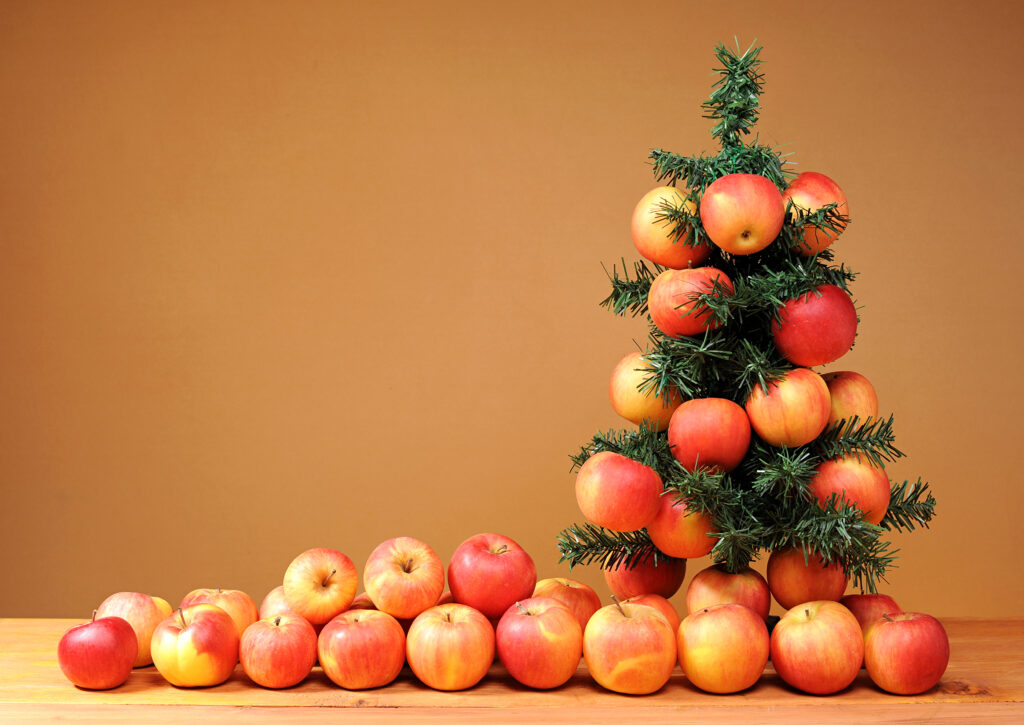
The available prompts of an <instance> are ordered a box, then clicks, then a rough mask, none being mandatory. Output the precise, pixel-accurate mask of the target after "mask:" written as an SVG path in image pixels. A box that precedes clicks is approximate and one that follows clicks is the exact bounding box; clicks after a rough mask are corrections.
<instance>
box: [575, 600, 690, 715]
mask: <svg viewBox="0 0 1024 725" xmlns="http://www.w3.org/2000/svg"><path fill="white" fill-rule="evenodd" d="M583 659H584V660H585V661H586V663H587V671H588V672H590V676H591V677H593V678H594V681H595V682H597V684H599V685H600V686H601V687H604V688H605V689H607V690H611V691H612V692H621V693H624V694H627V695H646V694H649V693H651V692H657V691H658V690H660V689H661V688H662V687H664V686H665V683H667V682H668V679H669V677H671V675H672V670H673V669H675V665H676V638H675V632H673V631H672V627H671V626H670V625H669V623H668V620H667V619H665V617H664V615H662V614H661V612H659V611H658V610H656V609H654V608H652V607H648V606H644V605H639V604H623V603H616V604H610V605H608V606H607V607H602V608H601V609H598V610H597V612H595V613H594V616H593V617H591V618H590V622H588V623H587V628H586V630H585V631H584V632H583Z"/></svg>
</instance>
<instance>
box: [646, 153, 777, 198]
mask: <svg viewBox="0 0 1024 725" xmlns="http://www.w3.org/2000/svg"><path fill="white" fill-rule="evenodd" d="M648 158H649V159H650V161H651V165H652V166H653V170H654V178H655V180H656V181H659V182H661V183H664V184H666V185H668V186H682V187H683V188H687V189H690V190H691V191H698V192H700V194H703V193H704V190H705V189H707V188H708V186H710V185H711V183H712V182H714V181H715V180H717V179H720V178H721V177H723V176H725V175H726V174H757V175H758V176H764V177H765V178H767V179H769V180H770V181H771V182H772V183H774V184H775V185H776V186H778V187H779V188H780V189H783V188H785V187H786V185H787V183H788V179H789V177H790V176H791V175H792V174H790V173H788V172H787V171H786V169H785V166H786V161H785V158H784V156H783V154H781V153H780V152H778V151H777V150H775V149H774V148H772V147H771V146H763V145H761V144H760V142H758V141H757V140H755V141H754V142H753V143H751V144H748V145H745V146H726V147H724V148H723V149H722V150H721V151H720V152H719V153H717V154H716V155H714V156H704V155H700V156H682V155H681V154H676V153H672V152H671V151H665V150H663V149H651V152H650V154H648Z"/></svg>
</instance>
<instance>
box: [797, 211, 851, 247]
mask: <svg viewBox="0 0 1024 725" xmlns="http://www.w3.org/2000/svg"><path fill="white" fill-rule="evenodd" d="M838 207H839V205H838V204H836V203H832V204H826V205H825V206H823V207H821V208H820V209H815V210H814V211H808V210H806V209H801V208H800V207H798V206H796V205H795V204H794V203H793V202H792V200H790V202H789V203H788V204H787V205H786V224H785V225H784V226H783V229H782V234H781V236H782V240H783V244H784V246H785V247H786V248H788V249H795V248H796V247H798V246H800V245H801V244H802V243H803V240H804V230H805V228H807V227H817V228H818V230H819V231H821V232H823V233H824V234H825V235H827V236H828V237H830V238H831V239H833V240H834V239H836V238H837V237H838V236H839V235H840V234H841V233H842V232H843V231H844V230H845V229H846V227H847V226H848V225H849V223H850V217H849V216H847V215H846V214H843V213H841V212H840V211H839V209H838Z"/></svg>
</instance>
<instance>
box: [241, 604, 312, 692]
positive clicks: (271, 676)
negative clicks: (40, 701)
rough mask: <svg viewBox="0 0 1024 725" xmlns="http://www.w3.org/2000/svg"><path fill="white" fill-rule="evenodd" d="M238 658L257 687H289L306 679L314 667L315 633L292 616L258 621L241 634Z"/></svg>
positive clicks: (310, 625)
mask: <svg viewBox="0 0 1024 725" xmlns="http://www.w3.org/2000/svg"><path fill="white" fill-rule="evenodd" d="M238 659H239V660H240V661H241V663H242V669H243V670H245V674H246V675H248V676H249V679H250V680H252V681H253V682H255V683H256V684H257V685H262V686H263V687H270V688H274V689H279V688H282V687H292V686H293V685H297V684H299V683H300V682H302V681H303V680H304V679H306V678H307V677H308V676H309V673H310V672H311V671H312V670H313V665H314V664H316V631H314V629H313V625H312V624H310V623H309V622H307V621H306V620H305V619H303V618H302V617H300V616H299V615H298V614H295V613H284V614H276V615H274V616H273V617H269V618H267V619H259V620H257V621H255V622H253V623H252V624H250V625H249V626H248V627H247V628H246V630H245V632H243V633H242V639H241V641H240V642H239V646H238Z"/></svg>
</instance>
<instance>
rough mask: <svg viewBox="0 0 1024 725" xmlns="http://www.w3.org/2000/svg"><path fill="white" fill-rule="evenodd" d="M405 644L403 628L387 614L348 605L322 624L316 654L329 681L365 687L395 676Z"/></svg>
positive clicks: (360, 688) (374, 685)
mask: <svg viewBox="0 0 1024 725" xmlns="http://www.w3.org/2000/svg"><path fill="white" fill-rule="evenodd" d="M405 648H406V641H405V632H404V631H403V630H402V626H401V624H399V622H398V620H397V619H395V618H394V617H392V616H391V615H390V614H388V613H387V612H381V611H379V610H376V609H350V610H348V611H347V612H342V613H341V614H339V615H338V616H337V617H335V618H334V619H332V620H331V621H330V622H328V623H327V624H326V625H325V626H324V628H323V630H322V631H321V632H320V639H319V641H318V643H317V654H318V655H319V658H320V666H321V667H322V668H323V670H324V674H325V675H327V676H328V677H329V678H330V679H331V682H333V683H334V684H336V685H338V686H339V687H344V688H345V689H346V690H366V689H369V688H371V687H383V686H384V685H387V684H389V683H391V682H392V681H393V680H394V679H395V678H396V677H398V673H399V672H401V671H402V666H403V665H404V664H405Z"/></svg>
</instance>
